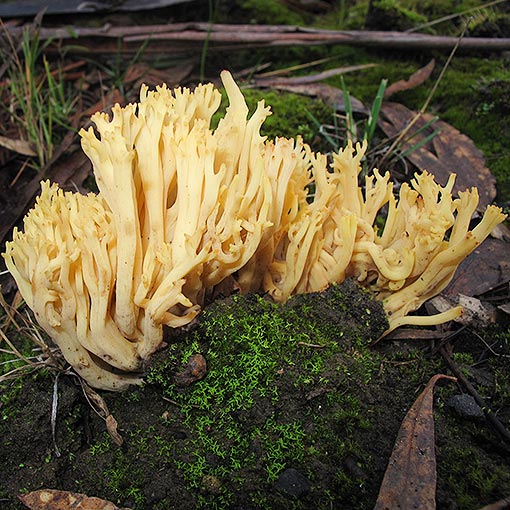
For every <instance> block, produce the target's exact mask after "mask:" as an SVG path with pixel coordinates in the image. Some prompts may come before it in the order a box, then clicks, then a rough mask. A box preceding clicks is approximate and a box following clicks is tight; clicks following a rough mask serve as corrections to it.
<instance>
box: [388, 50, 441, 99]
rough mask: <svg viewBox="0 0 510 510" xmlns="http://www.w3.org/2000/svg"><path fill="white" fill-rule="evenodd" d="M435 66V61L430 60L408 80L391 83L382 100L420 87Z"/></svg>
mask: <svg viewBox="0 0 510 510" xmlns="http://www.w3.org/2000/svg"><path fill="white" fill-rule="evenodd" d="M435 65H436V61H435V59H432V60H431V61H430V62H429V63H428V64H427V65H426V66H424V67H422V68H421V69H418V71H416V72H415V73H413V74H412V75H411V76H410V77H409V79H408V80H399V81H396V82H395V83H392V84H391V85H389V86H388V87H387V88H386V90H385V91H384V99H388V98H389V97H390V96H392V95H393V94H395V93H397V92H402V91H404V90H409V89H414V88H415V87H418V86H420V85H421V84H422V83H424V82H425V81H426V80H428V79H429V77H430V74H431V73H432V71H433V70H434V66H435Z"/></svg>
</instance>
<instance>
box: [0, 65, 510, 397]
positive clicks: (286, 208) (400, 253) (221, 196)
mask: <svg viewBox="0 0 510 510" xmlns="http://www.w3.org/2000/svg"><path fill="white" fill-rule="evenodd" d="M221 77H222V80H223V84H224V86H225V89H226V92H227V94H228V98H229V103H230V105H229V107H228V108H227V112H226V114H225V116H224V118H222V119H221V120H220V122H219V124H218V126H217V128H216V129H214V130H213V129H211V127H210V126H211V118H212V115H213V114H214V113H215V111H216V110H217V109H218V107H219V104H220V100H221V96H220V93H219V91H218V90H216V89H215V88H214V86H213V85H212V84H207V85H199V86H198V87H197V88H196V89H195V90H194V91H190V90H189V89H186V88H184V89H181V88H179V89H176V90H174V91H170V90H169V89H168V88H167V87H166V86H162V87H158V88H156V90H155V91H149V90H148V89H147V88H146V87H143V88H142V90H141V94H140V102H139V103H138V104H129V105H127V106H125V107H123V108H121V107H120V106H119V105H116V106H115V107H114V108H113V115H112V118H110V117H109V116H108V115H107V114H105V113H97V114H95V115H94V116H93V117H92V121H93V122H94V124H95V129H93V128H92V127H91V128H89V129H88V130H87V131H85V130H82V131H81V132H80V134H81V137H82V147H83V150H84V151H85V153H86V154H87V156H88V157H89V158H90V160H91V161H92V164H93V169H94V174H95V177H96V181H97V185H98V188H99V194H98V195H94V194H89V195H87V196H83V195H79V194H76V193H69V192H66V193H64V192H63V191H62V190H60V189H59V188H58V186H57V185H55V184H54V185H51V186H50V184H49V183H43V184H42V193H41V195H40V196H39V198H38V199H37V203H36V205H35V207H34V208H33V209H32V210H31V211H30V212H29V213H28V214H27V216H26V217H25V220H24V228H23V231H18V230H17V229H15V230H14V235H13V241H12V242H10V243H7V246H6V252H5V254H4V257H5V260H6V264H7V267H8V269H9V270H10V272H11V273H12V275H13V276H14V278H15V280H16V282H17V284H18V287H19V290H20V292H21V294H22V296H23V298H24V299H25V301H26V302H27V304H28V306H29V307H30V308H31V309H32V310H34V313H35V315H36V317H37V320H38V321H39V323H40V324H41V326H42V327H43V328H44V329H45V330H46V332H47V333H48V334H49V335H50V336H51V337H52V338H53V340H54V341H55V343H56V344H57V345H58V346H59V347H60V349H61V350H62V353H63V355H64V356H65V358H66V360H67V361H68V362H69V363H70V364H71V365H72V366H73V367H74V368H75V369H76V371H77V372H78V373H79V374H80V375H81V376H82V377H83V378H84V379H85V380H86V381H87V382H88V383H90V384H91V385H92V386H94V387H96V388H102V389H112V390H119V389H123V388H125V387H126V386H127V385H129V384H134V383H136V382H138V381H139V376H138V375H137V371H139V370H140V369H141V365H142V363H143V361H144V360H145V359H147V358H148V357H149V356H150V355H151V354H152V353H153V352H154V351H155V350H156V349H157V348H158V347H159V346H160V344H161V342H162V331H163V325H167V326H170V327H179V326H182V325H185V324H187V323H189V322H191V321H192V320H193V318H194V317H195V316H196V315H197V314H198V313H199V311H200V309H201V306H202V305H203V302H204V298H205V296H206V295H207V293H208V292H211V291H212V290H213V288H214V287H215V286H216V285H217V284H219V283H221V282H222V281H223V280H224V279H225V278H227V277H228V276H230V275H233V274H235V277H236V279H237V281H238V283H239V286H240V287H241V290H242V291H243V292H250V291H264V292H268V293H269V294H270V295H271V296H272V297H273V298H274V299H275V300H276V301H284V300H286V299H287V298H288V297H289V296H291V295H292V294H296V293H305V292H313V291H320V290H322V289H324V288H326V287H327V286H328V285H329V284H331V283H332V282H341V281H343V280H344V279H345V278H346V277H353V278H354V279H355V280H357V281H358V282H359V283H360V284H362V285H363V286H365V287H366V288H367V289H369V290H370V291H371V292H372V293H373V294H374V295H375V296H376V297H377V298H378V299H381V300H382V301H383V304H384V308H385V309H386V311H387V314H388V318H389V323H390V329H394V328H395V327H398V326H400V325H402V324H437V323H441V322H444V321H446V320H451V319H452V318H454V317H456V316H458V314H459V313H460V309H459V308H454V309H452V310H451V311H449V312H446V313H443V314H439V315H437V316H432V317H421V318H420V317H416V316H408V314H409V312H412V311H414V310H416V309H418V308H419V307H420V306H421V304H422V303H424V302H425V301H426V300H427V299H429V298H430V297H432V296H434V295H436V294H437V293H439V292H440V291H441V290H442V289H443V288H444V287H445V286H446V285H447V284H448V282H449V281H450V280H451V278H452V276H453V274H454V272H455V269H456V268H457V266H458V265H459V263H460V262H461V260H462V259H463V258H465V257H466V256H467V255H468V254H469V253H470V252H471V251H473V249H474V248H476V246H478V245H479V244H480V243H481V242H482V241H483V240H484V239H485V238H486V237H487V236H488V235H489V233H490V232H491V230H492V229H493V228H494V227H495V226H496V225H497V224H498V223H500V222H501V221H503V219H504V215H503V214H502V213H501V211H500V210H499V209H498V208H496V207H492V206H490V207H488V208H487V211H486V212H485V214H484V216H483V218H482V220H481V221H480V223H479V224H478V225H477V226H476V227H475V228H474V229H473V230H472V231H470V230H469V224H470V220H471V217H472V215H473V212H474V211H475V209H476V206H477V204H478V194H477V192H476V189H472V190H470V191H465V192H464V193H461V194H460V195H459V198H457V199H453V198H452V194H451V191H452V187H453V183H454V177H453V176H452V177H451V179H450V181H449V182H448V183H447V185H446V186H444V187H441V186H439V185H438V184H437V183H435V182H434V179H433V177H432V176H431V175H430V174H428V173H426V172H423V173H422V174H419V175H417V176H416V177H415V179H414V180H413V181H412V183H411V186H408V185H407V184H403V185H402V187H401V189H400V191H399V194H398V198H395V196H394V192H393V185H392V183H391V182H390V180H389V174H385V175H384V176H382V175H380V174H379V172H378V171H377V170H374V171H373V174H372V175H370V176H368V177H366V178H365V184H364V186H363V187H360V186H359V184H358V176H359V173H360V168H361V165H360V161H361V159H362V157H363V155H364V152H365V150H366V147H365V146H362V145H359V144H358V145H357V146H356V148H355V149H354V148H353V147H352V145H350V144H349V145H348V146H347V147H346V148H345V149H344V150H341V151H339V152H338V154H335V155H334V157H333V160H332V162H331V164H328V160H327V157H326V156H325V155H323V154H315V153H312V152H311V150H310V148H309V147H308V146H307V145H305V144H303V142H302V141H301V140H300V139H299V138H298V139H296V140H292V139H284V138H277V139H276V140H274V141H268V140H266V139H265V138H264V137H261V135H260V128H261V125H262V123H263V122H264V120H265V118H266V117H267V116H268V115H269V114H270V111H269V108H267V107H265V106H264V104H263V102H260V103H259V104H258V106H257V109H256V111H255V112H254V113H253V115H252V116H251V117H249V116H248V108H247V106H246V103H245V100H244V97H243V95H242V93H241V91H240V90H239V88H238V87H237V85H236V84H235V82H234V80H233V79H232V76H231V75H230V74H229V73H228V72H226V71H224V72H223V73H222V75H221ZM385 205H387V209H388V213H387V217H386V221H385V225H384V228H383V229H382V231H381V232H379V231H378V229H377V228H376V227H375V220H376V217H377V215H378V213H379V211H380V210H381V208H382V207H383V206H385Z"/></svg>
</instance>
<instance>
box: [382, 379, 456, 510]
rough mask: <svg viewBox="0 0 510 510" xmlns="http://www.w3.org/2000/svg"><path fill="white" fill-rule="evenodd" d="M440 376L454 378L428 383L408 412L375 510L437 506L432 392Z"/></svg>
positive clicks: (429, 508) (430, 508) (431, 509)
mask: <svg viewBox="0 0 510 510" xmlns="http://www.w3.org/2000/svg"><path fill="white" fill-rule="evenodd" d="M440 379H447V380H449V381H456V379H455V377H450V376H448V375H443V374H437V375H435V376H433V377H432V378H431V379H430V381H429V382H428V384H427V386H426V387H425V389H424V390H423V391H422V393H421V394H420V396H419V397H418V398H417V399H416V401H415V402H414V404H413V405H412V407H411V409H410V410H409V411H408V413H407V414H406V417H405V418H404V421H403V422H402V425H401V426H400V430H399V432H398V436H397V439H396V441H395V447H394V448H393V453H392V454H391V458H390V461H389V463H388V467H387V468H386V472H385V474H384V478H383V481H382V485H381V488H380V490H379V496H378V498H377V502H376V505H375V507H374V510H394V509H396V508H401V509H403V510H404V509H406V510H407V509H411V508H423V509H427V510H433V509H434V508H435V507H436V456H435V451H434V448H435V442H434V416H433V406H432V402H433V391H434V385H435V384H436V382H437V381H438V380H440Z"/></svg>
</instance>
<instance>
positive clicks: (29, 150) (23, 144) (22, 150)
mask: <svg viewBox="0 0 510 510" xmlns="http://www.w3.org/2000/svg"><path fill="white" fill-rule="evenodd" d="M0 146H2V147H5V148H6V149H9V150H11V151H14V152H17V153H18V154H22V155H23V156H37V152H36V151H35V149H34V146H33V144H31V143H30V142H27V141H26V140H15V139H13V138H7V137H6V136H0Z"/></svg>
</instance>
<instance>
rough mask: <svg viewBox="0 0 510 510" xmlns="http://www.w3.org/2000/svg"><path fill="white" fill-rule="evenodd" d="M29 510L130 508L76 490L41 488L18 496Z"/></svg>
mask: <svg viewBox="0 0 510 510" xmlns="http://www.w3.org/2000/svg"><path fill="white" fill-rule="evenodd" d="M19 499H20V500H21V502H22V503H23V504H24V505H25V506H27V507H28V508H30V510H71V509H72V510H130V509H129V508H119V507H118V506H116V505H114V504H113V503H111V502H110V501H106V500H104V499H100V498H95V497H89V496H86V495H85V494H79V493H77V492H68V491H59V490H54V489H42V490H38V491H33V492H29V493H28V494H23V495H22V496H19Z"/></svg>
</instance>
